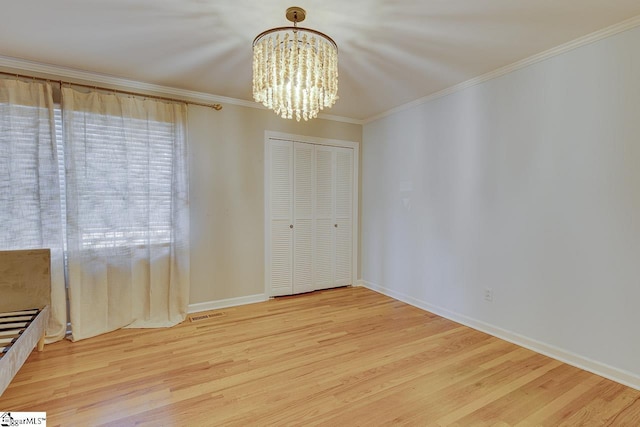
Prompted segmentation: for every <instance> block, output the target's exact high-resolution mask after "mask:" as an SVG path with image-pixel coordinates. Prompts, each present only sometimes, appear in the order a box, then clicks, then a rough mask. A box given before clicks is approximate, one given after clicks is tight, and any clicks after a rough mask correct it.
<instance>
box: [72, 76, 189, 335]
mask: <svg viewBox="0 0 640 427" xmlns="http://www.w3.org/2000/svg"><path fill="white" fill-rule="evenodd" d="M62 110H63V123H64V142H65V144H64V146H65V164H66V206H67V258H68V261H67V262H68V286H69V300H70V315H71V329H72V339H73V340H80V339H84V338H89V337H92V336H95V335H98V334H102V333H105V332H109V331H112V330H115V329H118V328H122V327H161V326H172V325H174V324H176V323H179V322H181V321H182V320H184V318H185V316H186V310H187V304H188V299H189V214H188V205H189V201H188V171H187V147H186V106H185V105H184V104H179V103H175V104H174V103H165V102H159V101H156V100H148V99H147V100H141V99H138V98H131V97H124V96H119V95H114V94H104V93H98V92H89V93H81V92H79V91H77V90H74V89H71V88H63V90H62Z"/></svg>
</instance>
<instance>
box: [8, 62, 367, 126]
mask: <svg viewBox="0 0 640 427" xmlns="http://www.w3.org/2000/svg"><path fill="white" fill-rule="evenodd" d="M0 68H1V69H2V70H3V72H5V73H9V74H10V73H11V72H16V73H21V74H22V73H24V72H29V73H34V74H37V75H34V77H38V78H48V79H51V80H60V79H66V80H69V81H70V83H82V84H89V85H91V84H100V85H105V86H108V87H113V88H114V89H123V90H125V89H126V90H128V91H135V92H141V93H142V94H145V93H146V94H149V95H160V96H171V97H175V98H178V99H180V100H184V101H194V102H202V103H208V104H215V103H221V104H231V105H238V106H241V107H248V108H256V109H259V110H266V108H265V107H264V106H263V105H261V104H258V103H257V102H253V101H247V100H245V99H237V98H230V97H226V96H220V95H213V94H209V93H204V92H197V91H192V90H186V89H179V88H175V87H171V86H162V85H157V84H153V83H145V82H141V81H137V80H129V79H124V78H120V77H116V76H111V75H108V74H101V73H94V72H90V71H84V70H79V69H75V68H68V67H61V66H57V65H51V64H45V63H41V62H36V61H28V60H25V59H19V58H11V57H8V56H1V55H0ZM318 118H320V119H324V120H332V121H335V122H344V123H352V124H358V125H362V120H356V119H351V118H348V117H341V116H334V115H330V114H319V115H318Z"/></svg>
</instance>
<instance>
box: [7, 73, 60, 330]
mask: <svg viewBox="0 0 640 427" xmlns="http://www.w3.org/2000/svg"><path fill="white" fill-rule="evenodd" d="M0 177H1V179H0V224H1V225H0V249H33V248H49V249H51V318H50V320H49V324H48V326H47V341H48V342H53V341H57V340H59V339H62V338H63V337H64V335H65V332H66V329H67V321H66V319H67V310H66V298H65V285H64V256H63V250H62V245H63V233H62V216H61V211H60V180H59V175H58V156H57V150H56V132H55V121H54V104H53V97H52V90H51V86H50V85H49V84H46V83H39V82H21V81H18V80H8V79H0Z"/></svg>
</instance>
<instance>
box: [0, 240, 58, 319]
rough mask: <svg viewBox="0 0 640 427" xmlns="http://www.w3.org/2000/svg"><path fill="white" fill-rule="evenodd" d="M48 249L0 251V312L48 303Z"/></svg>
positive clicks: (49, 281)
mask: <svg viewBox="0 0 640 427" xmlns="http://www.w3.org/2000/svg"><path fill="white" fill-rule="evenodd" d="M50 270H51V252H50V250H49V249H28V250H22V251H0V313H1V312H7V311H15V310H24V309H27V308H43V307H44V306H45V305H50V304H51V271H50Z"/></svg>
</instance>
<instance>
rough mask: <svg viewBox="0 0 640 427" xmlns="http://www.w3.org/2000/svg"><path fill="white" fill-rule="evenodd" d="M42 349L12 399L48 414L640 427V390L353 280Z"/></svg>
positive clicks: (67, 418)
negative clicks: (200, 316) (198, 317)
mask: <svg viewBox="0 0 640 427" xmlns="http://www.w3.org/2000/svg"><path fill="white" fill-rule="evenodd" d="M211 313H215V314H217V315H216V316H213V317H211V318H208V319H205V320H201V321H196V322H189V321H188V320H187V321H186V322H184V323H182V324H181V325H178V326H176V327H174V328H170V329H155V330H140V329H137V330H133V329H125V330H120V331H116V332H113V333H110V334H106V335H102V336H100V337H96V338H92V339H88V340H85V341H80V342H77V343H70V342H68V341H63V342H59V343H56V344H52V345H47V346H46V347H45V351H44V352H43V353H38V352H34V353H33V354H31V356H30V358H29V360H28V361H27V362H26V364H25V365H24V367H23V368H22V370H21V371H20V372H19V373H18V375H17V377H16V378H15V380H14V382H13V383H12V384H11V385H10V386H9V388H8V389H7V391H6V392H5V393H4V395H3V396H2V397H0V411H9V410H10V411H46V412H47V425H48V426H50V427H51V426H59V425H60V426H97V425H112V426H133V425H148V426H219V425H234V426H272V425H303V426H315V425H324V426H379V425H393V424H398V425H417V426H422V425H434V426H436V425H457V426H475V425H478V426H481V425H491V426H539V425H542V426H564V425H567V426H601V425H612V426H640V391H636V390H633V389H631V388H628V387H625V386H622V385H620V384H617V383H615V382H613V381H609V380H606V379H603V378H601V377H599V376H596V375H593V374H590V373H588V372H585V371H582V370H580V369H577V368H574V367H571V366H569V365H566V364H563V363H561V362H558V361H556V360H553V359H550V358H548V357H545V356H542V355H539V354H536V353H534V352H532V351H529V350H526V349H523V348H520V347H518V346H516V345H513V344H510V343H507V342H504V341H501V340H499V339H497V338H493V337H491V336H489V335H486V334H484V333H481V332H477V331H475V330H473V329H470V328H467V327H464V326H461V325H459V324H456V323H454V322H451V321H449V320H445V319H443V318H441V317H438V316H435V315H433V314H430V313H427V312H425V311H422V310H420V309H417V308H415V307H412V306H409V305H407V304H404V303H401V302H398V301H395V300H393V299H391V298H388V297H386V296H383V295H380V294H377V293H375V292H373V291H370V290H367V289H364V288H342V289H335V290H330V291H322V292H316V293H312V294H306V295H301V296H295V297H286V298H278V299H275V300H271V301H268V302H265V303H260V304H252V305H247V306H242V307H235V308H228V309H223V310H218V311H216V312H211Z"/></svg>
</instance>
